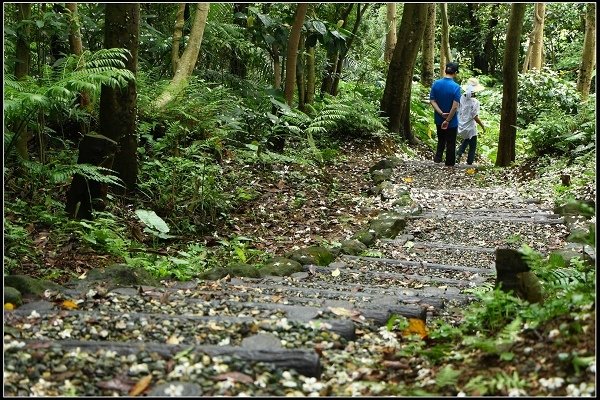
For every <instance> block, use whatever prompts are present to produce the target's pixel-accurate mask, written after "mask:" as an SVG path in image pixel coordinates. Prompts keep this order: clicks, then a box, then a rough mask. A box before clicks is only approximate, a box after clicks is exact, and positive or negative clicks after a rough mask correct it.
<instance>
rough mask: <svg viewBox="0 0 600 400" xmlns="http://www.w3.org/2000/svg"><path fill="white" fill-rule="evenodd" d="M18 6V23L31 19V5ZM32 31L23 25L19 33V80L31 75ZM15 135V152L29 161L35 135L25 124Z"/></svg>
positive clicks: (17, 71)
mask: <svg viewBox="0 0 600 400" xmlns="http://www.w3.org/2000/svg"><path fill="white" fill-rule="evenodd" d="M16 6H17V15H16V20H17V21H18V22H22V21H25V20H29V19H31V4H29V3H20V4H17V5H16ZM30 31H31V29H30V28H29V25H28V24H27V25H23V26H22V28H21V29H19V30H18V31H17V44H16V49H15V52H16V59H17V60H16V62H15V78H17V80H19V79H22V78H24V77H25V76H27V75H29V67H30V63H31V52H30V50H29V34H30ZM15 135H18V136H17V138H16V141H15V150H16V151H17V154H18V155H19V156H20V157H21V158H23V159H24V160H29V151H28V149H27V143H28V142H29V140H31V139H32V138H33V135H32V134H31V133H30V132H29V131H28V130H27V124H23V125H22V128H21V130H20V131H19V132H15Z"/></svg>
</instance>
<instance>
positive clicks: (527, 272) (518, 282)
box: [496, 248, 543, 303]
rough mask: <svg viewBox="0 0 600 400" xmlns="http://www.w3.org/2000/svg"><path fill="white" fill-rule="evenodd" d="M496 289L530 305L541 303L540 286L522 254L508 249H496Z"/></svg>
mask: <svg viewBox="0 0 600 400" xmlns="http://www.w3.org/2000/svg"><path fill="white" fill-rule="evenodd" d="M496 287H500V288H501V289H502V290H503V291H505V292H509V291H513V292H514V294H515V295H516V296H518V297H520V298H522V299H525V300H527V301H529V302H530V303H538V302H539V303H541V302H542V301H543V294H542V286H541V284H540V282H539V279H538V278H537V276H536V275H535V274H534V273H533V272H531V269H530V267H529V265H528V264H527V262H526V261H525V258H524V257H523V253H521V252H520V251H519V250H514V249H508V248H497V249H496Z"/></svg>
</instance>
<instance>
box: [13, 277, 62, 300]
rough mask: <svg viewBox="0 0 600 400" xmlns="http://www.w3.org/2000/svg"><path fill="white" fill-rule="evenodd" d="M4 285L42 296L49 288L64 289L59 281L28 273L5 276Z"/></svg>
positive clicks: (23, 292) (60, 290)
mask: <svg viewBox="0 0 600 400" xmlns="http://www.w3.org/2000/svg"><path fill="white" fill-rule="evenodd" d="M4 286H5V287H6V286H10V287H13V288H15V289H17V290H18V291H19V292H21V294H33V295H36V296H41V295H42V294H43V293H44V291H46V290H47V289H50V290H56V291H59V292H62V291H64V288H63V287H62V286H60V285H59V284H57V283H54V282H51V281H47V280H44V279H36V278H32V277H30V276H27V275H8V276H5V277H4Z"/></svg>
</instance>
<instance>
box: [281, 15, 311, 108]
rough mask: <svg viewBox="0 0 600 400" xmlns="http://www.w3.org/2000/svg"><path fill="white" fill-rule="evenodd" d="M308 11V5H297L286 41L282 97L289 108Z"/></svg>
mask: <svg viewBox="0 0 600 400" xmlns="http://www.w3.org/2000/svg"><path fill="white" fill-rule="evenodd" d="M307 10H308V3H298V6H297V7H296V13H295V14H294V23H293V25H292V29H291V31H290V38H289V40H288V50H287V59H286V64H285V88H284V96H285V101H286V103H287V104H288V105H289V106H291V105H292V100H293V99H294V84H295V83H296V60H297V59H298V44H299V43H300V34H301V33H302V25H303V24H304V18H305V17H306V11H307Z"/></svg>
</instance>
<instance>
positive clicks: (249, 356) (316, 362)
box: [22, 340, 321, 378]
mask: <svg viewBox="0 0 600 400" xmlns="http://www.w3.org/2000/svg"><path fill="white" fill-rule="evenodd" d="M23 342H24V343H25V347H23V349H22V351H28V350H33V349H40V348H44V346H46V347H51V346H58V347H60V348H62V349H66V350H71V349H77V348H79V349H80V350H81V351H84V352H97V351H113V352H115V353H117V354H119V355H128V354H136V353H139V352H142V351H147V352H150V353H156V354H159V355H161V356H163V357H169V358H170V357H173V356H174V355H176V354H177V353H179V352H181V351H184V350H185V351H190V352H194V353H200V354H206V355H208V356H210V357H221V356H230V357H237V358H238V359H241V360H243V361H247V362H249V363H259V362H261V363H272V364H273V365H275V367H277V368H278V369H283V370H286V369H295V370H296V371H298V372H299V373H301V374H302V375H305V376H310V377H316V378H318V377H320V375H321V363H320V359H319V355H318V354H317V353H316V352H315V351H314V350H309V349H286V348H245V347H243V346H241V347H240V346H209V345H206V346H201V345H194V346H190V345H184V344H178V345H174V344H165V343H152V342H150V343H140V342H104V341H84V340H61V341H51V340H24V341H23Z"/></svg>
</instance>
